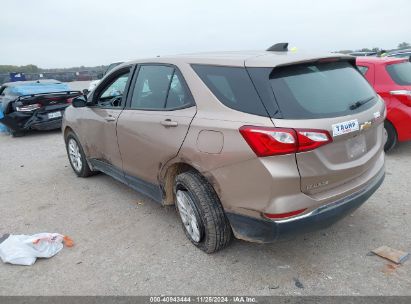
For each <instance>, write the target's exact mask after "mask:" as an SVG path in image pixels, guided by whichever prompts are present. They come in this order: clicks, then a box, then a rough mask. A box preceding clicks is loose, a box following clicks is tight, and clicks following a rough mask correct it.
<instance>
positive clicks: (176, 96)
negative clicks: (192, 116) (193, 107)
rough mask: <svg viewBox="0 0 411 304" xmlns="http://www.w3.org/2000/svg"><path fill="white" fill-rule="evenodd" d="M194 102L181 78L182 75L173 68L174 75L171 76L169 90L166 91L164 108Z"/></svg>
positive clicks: (173, 107)
mask: <svg viewBox="0 0 411 304" xmlns="http://www.w3.org/2000/svg"><path fill="white" fill-rule="evenodd" d="M190 104H194V103H193V101H192V98H191V94H190V93H189V92H188V89H187V87H186V85H185V82H184V80H183V76H182V75H181V74H180V73H179V72H178V71H177V70H174V75H173V77H172V78H171V83H170V90H169V91H168V96H167V101H166V108H167V109H175V108H181V107H184V106H186V105H190Z"/></svg>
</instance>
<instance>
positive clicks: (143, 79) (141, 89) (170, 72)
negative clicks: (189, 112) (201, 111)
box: [130, 65, 192, 110]
mask: <svg viewBox="0 0 411 304" xmlns="http://www.w3.org/2000/svg"><path fill="white" fill-rule="evenodd" d="M190 104H192V101H191V95H190V94H189V93H188V90H187V88H186V86H185V83H184V81H183V78H182V75H181V74H180V73H179V72H178V70H176V69H175V68H174V67H171V66H163V65H142V66H141V67H140V69H139V72H138V76H137V80H136V82H135V85H134V89H133V94H132V97H131V105H130V107H131V109H136V110H163V109H168V110H171V109H177V108H182V107H185V106H187V105H190Z"/></svg>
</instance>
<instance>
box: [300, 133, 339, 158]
mask: <svg viewBox="0 0 411 304" xmlns="http://www.w3.org/2000/svg"><path fill="white" fill-rule="evenodd" d="M296 131H297V135H298V152H305V151H310V150H314V149H317V148H318V147H321V146H323V145H325V144H328V143H330V142H332V141H333V139H332V138H331V136H330V133H328V131H324V130H303V129H297V130H296Z"/></svg>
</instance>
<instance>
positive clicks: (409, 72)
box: [387, 62, 411, 85]
mask: <svg viewBox="0 0 411 304" xmlns="http://www.w3.org/2000/svg"><path fill="white" fill-rule="evenodd" d="M387 71H388V73H389V74H390V76H391V78H392V80H394V81H395V83H397V84H399V85H411V62H403V63H398V64H391V65H388V66H387Z"/></svg>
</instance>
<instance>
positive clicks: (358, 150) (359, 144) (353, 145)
mask: <svg viewBox="0 0 411 304" xmlns="http://www.w3.org/2000/svg"><path fill="white" fill-rule="evenodd" d="M346 148H347V155H348V158H349V159H354V158H358V157H360V156H361V155H364V154H365V152H367V144H366V141H365V136H364V134H361V135H358V136H356V137H353V138H350V139H348V140H347V142H346Z"/></svg>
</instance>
